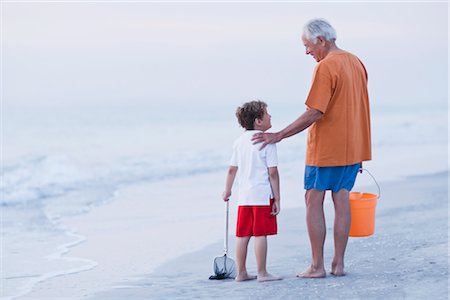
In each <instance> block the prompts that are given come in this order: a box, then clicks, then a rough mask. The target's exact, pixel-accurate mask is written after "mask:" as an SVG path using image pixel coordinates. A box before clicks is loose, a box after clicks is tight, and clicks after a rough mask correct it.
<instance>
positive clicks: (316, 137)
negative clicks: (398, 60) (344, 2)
mask: <svg viewBox="0 0 450 300" xmlns="http://www.w3.org/2000/svg"><path fill="white" fill-rule="evenodd" d="M306 105H307V106H308V107H309V108H315V109H317V110H319V111H321V112H322V113H323V116H322V118H321V119H320V120H318V121H316V122H315V123H313V124H312V125H311V126H310V127H309V130H308V144H307V149H306V165H309V166H319V167H332V166H346V165H352V164H356V163H359V162H362V161H365V160H371V159H372V152H371V138H370V109H369V95H368V92H367V72H366V69H365V67H364V65H363V64H362V62H361V61H360V60H359V59H358V58H357V57H356V56H355V55H353V54H351V53H348V52H334V53H333V52H332V53H329V54H328V55H327V56H326V57H325V58H324V59H323V60H321V61H320V62H319V63H318V64H317V66H316V68H315V70H314V74H313V81H312V86H311V90H310V92H309V95H308V98H307V99H306Z"/></svg>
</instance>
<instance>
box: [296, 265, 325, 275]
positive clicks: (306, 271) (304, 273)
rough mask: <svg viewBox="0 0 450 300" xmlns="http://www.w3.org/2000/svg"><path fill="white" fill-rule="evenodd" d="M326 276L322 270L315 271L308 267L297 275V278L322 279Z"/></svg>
mask: <svg viewBox="0 0 450 300" xmlns="http://www.w3.org/2000/svg"><path fill="white" fill-rule="evenodd" d="M326 276H327V273H326V272H325V269H324V268H320V269H316V268H313V267H309V268H308V269H306V270H305V271H303V272H301V273H297V277H300V278H324V277H326Z"/></svg>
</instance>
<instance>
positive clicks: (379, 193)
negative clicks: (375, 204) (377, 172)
mask: <svg viewBox="0 0 450 300" xmlns="http://www.w3.org/2000/svg"><path fill="white" fill-rule="evenodd" d="M359 171H360V172H361V173H362V171H366V172H367V173H368V174H369V175H370V177H372V179H373V181H375V184H376V185H377V188H378V199H379V198H381V189H380V185H379V184H378V182H377V180H376V179H375V177H374V176H373V175H372V174H371V173H370V172H369V170H367V169H364V168H359Z"/></svg>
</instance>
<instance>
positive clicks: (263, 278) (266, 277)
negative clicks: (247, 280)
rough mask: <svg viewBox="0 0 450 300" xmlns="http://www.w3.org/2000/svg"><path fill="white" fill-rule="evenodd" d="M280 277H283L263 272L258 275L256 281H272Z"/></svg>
mask: <svg viewBox="0 0 450 300" xmlns="http://www.w3.org/2000/svg"><path fill="white" fill-rule="evenodd" d="M281 279H283V278H282V277H280V276H275V275H272V274H270V273H265V274H262V275H258V278H257V279H256V280H258V282H264V281H274V280H281Z"/></svg>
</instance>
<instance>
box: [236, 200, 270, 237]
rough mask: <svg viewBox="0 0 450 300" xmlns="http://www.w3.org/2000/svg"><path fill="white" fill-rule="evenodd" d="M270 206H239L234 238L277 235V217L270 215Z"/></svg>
mask: <svg viewBox="0 0 450 300" xmlns="http://www.w3.org/2000/svg"><path fill="white" fill-rule="evenodd" d="M272 205H273V201H270V205H252V206H239V207H238V216H237V225H236V236H237V237H245V236H264V235H274V234H277V216H273V215H271V212H272Z"/></svg>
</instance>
